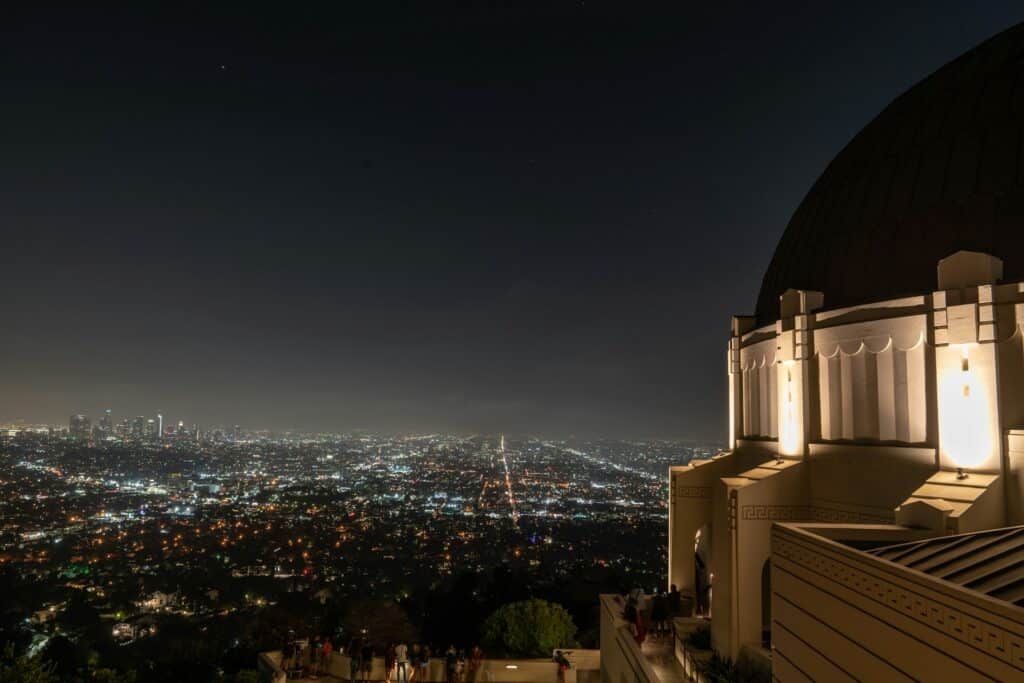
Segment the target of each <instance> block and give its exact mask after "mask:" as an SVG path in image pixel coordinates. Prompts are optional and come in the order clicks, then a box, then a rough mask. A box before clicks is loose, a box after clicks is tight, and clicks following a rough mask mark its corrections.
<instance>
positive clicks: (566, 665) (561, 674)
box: [554, 650, 572, 683]
mask: <svg viewBox="0 0 1024 683" xmlns="http://www.w3.org/2000/svg"><path fill="white" fill-rule="evenodd" d="M554 660H555V664H557V665H558V683H565V672H566V671H568V670H569V669H570V668H572V662H570V661H569V658H568V657H566V656H565V653H564V652H562V651H561V650H555V656H554Z"/></svg>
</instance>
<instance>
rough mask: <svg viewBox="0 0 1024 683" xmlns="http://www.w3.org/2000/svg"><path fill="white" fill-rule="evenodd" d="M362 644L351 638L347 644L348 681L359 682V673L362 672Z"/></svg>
mask: <svg viewBox="0 0 1024 683" xmlns="http://www.w3.org/2000/svg"><path fill="white" fill-rule="evenodd" d="M362 656H363V643H362V641H361V640H360V639H359V638H353V639H352V640H351V641H350V642H349V644H348V674H349V677H348V680H350V681H357V680H359V672H360V671H362V670H363V662H362Z"/></svg>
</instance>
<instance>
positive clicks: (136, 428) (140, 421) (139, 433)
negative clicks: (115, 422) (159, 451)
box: [132, 415, 146, 439]
mask: <svg viewBox="0 0 1024 683" xmlns="http://www.w3.org/2000/svg"><path fill="white" fill-rule="evenodd" d="M132 436H133V437H135V438H136V439H142V438H143V437H145V436H146V418H145V416H143V415H137V416H135V418H134V419H133V420H132Z"/></svg>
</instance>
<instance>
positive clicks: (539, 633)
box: [483, 598, 576, 657]
mask: <svg viewBox="0 0 1024 683" xmlns="http://www.w3.org/2000/svg"><path fill="white" fill-rule="evenodd" d="M575 638H576V625H575V624H574V623H573V621H572V617H571V616H570V615H569V613H568V612H566V611H565V609H564V608H563V607H562V606H561V605H558V604H556V603H553V602H548V601H546V600H538V599H536V598H533V599H531V600H523V601H522V602H513V603H509V604H508V605H505V606H503V607H499V608H498V609H497V610H495V612H494V613H493V614H491V616H489V617H487V620H486V621H484V624H483V640H484V644H485V646H486V647H487V648H488V650H489V651H490V652H493V653H497V654H501V655H504V656H506V657H550V656H551V651H552V650H554V649H555V648H563V647H575Z"/></svg>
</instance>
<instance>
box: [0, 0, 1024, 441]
mask: <svg viewBox="0 0 1024 683" xmlns="http://www.w3.org/2000/svg"><path fill="white" fill-rule="evenodd" d="M139 4H140V5H141V4H147V5H148V4H155V3H139ZM358 4H366V5H372V6H373V7H374V9H373V11H372V12H371V11H368V10H366V9H363V10H357V9H356V6H357V3H354V2H353V3H348V2H346V3H335V5H336V7H335V9H333V10H330V11H323V10H314V9H302V8H301V7H299V5H302V3H279V7H280V13H278V14H275V13H272V12H271V11H263V10H260V11H256V10H254V9H253V8H252V7H251V6H250V5H247V4H244V3H236V4H232V5H226V4H225V5H221V7H220V9H213V10H211V9H209V8H206V9H202V10H199V9H195V8H193V9H185V8H184V6H182V5H179V4H177V3H174V4H170V3H168V9H166V10H162V11H150V10H138V13H136V14H134V15H119V16H105V15H102V14H101V13H98V10H94V9H92V8H90V9H89V10H88V12H87V11H85V10H82V12H81V13H79V14H74V13H67V12H61V13H58V12H54V13H53V14H52V15H51V16H48V17H42V16H26V15H11V14H7V15H6V16H5V17H4V22H3V23H4V28H3V29H0V31H2V35H0V83H2V88H3V93H2V98H0V103H2V104H0V107H2V109H0V111H2V115H0V121H2V123H3V125H2V126H0V150H2V161H0V225H2V226H3V227H4V240H3V245H2V252H0V253H2V256H0V301H2V309H0V310H2V313H3V316H2V323H0V387H2V389H0V419H2V420H14V419H19V418H21V419H25V420H29V421H50V422H54V423H63V424H66V421H67V416H68V415H69V414H71V413H75V412H85V413H89V414H91V415H93V417H94V418H95V416H96V415H97V414H98V413H99V411H100V410H101V409H103V408H106V407H110V408H112V409H113V410H114V413H115V418H118V419H119V418H120V417H124V416H130V415H136V414H147V415H151V414H153V413H155V412H156V411H157V409H162V410H163V412H164V414H165V415H166V416H167V417H168V419H170V420H173V421H177V420H178V419H183V420H185V421H186V422H188V423H192V422H198V423H199V424H201V425H203V426H214V425H216V424H234V423H239V424H241V425H243V427H247V428H272V429H287V428H299V429H327V430H343V429H351V428H367V429H376V430H387V431H414V430H452V431H458V432H475V431H485V432H491V433H493V432H497V431H504V432H506V433H512V434H526V433H529V434H544V435H553V436H568V435H572V434H576V435H585V436H590V435H603V436H616V437H652V436H663V437H693V438H700V439H706V438H713V439H721V438H724V433H725V426H726V421H725V410H726V401H725V391H726V377H725V350H726V342H727V337H728V327H729V317H730V316H731V315H732V314H734V313H751V312H752V311H753V308H754V304H755V301H756V298H757V292H758V289H759V286H760V281H761V277H762V275H763V273H764V269H765V267H766V266H767V264H768V261H769V259H770V257H771V254H772V251H773V249H774V247H775V244H776V242H777V240H778V238H779V237H780V235H781V234H782V231H783V229H784V228H785V225H786V222H787V221H788V219H789V216H790V214H791V212H792V211H793V210H794V208H795V207H796V205H797V204H798V202H799V200H800V199H801V197H802V196H803V194H804V193H805V192H806V191H807V189H808V188H809V187H810V185H811V184H812V182H813V181H814V179H815V178H816V177H817V175H818V174H819V173H820V172H821V171H822V170H823V169H824V167H825V165H826V164H827V163H828V161H829V160H830V159H831V158H832V156H834V155H835V154H836V153H837V152H838V151H839V150H840V148H841V147H842V146H843V145H844V144H845V143H846V142H847V141H848V140H849V139H850V137H851V136H852V135H854V134H855V133H856V132H857V131H858V130H859V129H860V128H861V127H862V126H863V125H865V124H866V123H867V122H868V121H869V120H870V119H871V118H872V117H873V116H874V115H875V114H877V113H878V112H879V111H880V110H881V108H882V107H883V106H884V105H885V104H887V103H888V102H889V101H890V100H891V99H892V98H893V97H895V96H896V95H898V94H899V93H901V92H902V91H903V90H905V89H906V88H907V87H909V86H911V85H912V84H913V83H915V82H916V81H918V80H920V79H921V78H923V77H924V76H926V75H927V74H928V73H930V72H931V71H933V70H935V69H936V68H938V67H939V66H941V65H942V64H943V63H945V62H947V61H949V60H950V59H952V58H954V57H956V56H957V55H958V54H960V53H962V52H963V51H965V50H967V49H969V48H970V47H972V46H974V45H975V44H977V43H978V42H981V41H982V40H984V39H985V38H987V37H989V36H990V35H992V34H994V33H997V32H999V31H1000V30H1002V29H1004V28H1007V27H1009V26H1010V25H1012V24H1014V23H1016V22H1018V21H1021V20H1024V5H1022V4H1021V3H1020V2H1019V1H1016V2H1005V3H998V2H986V3H978V4H974V3H964V2H942V3H940V2H921V3H914V4H912V5H908V6H905V7H903V8H894V7H892V6H891V4H892V3H880V4H878V5H875V6H869V5H868V4H867V3H844V4H843V6H839V3H821V2H808V3H758V4H757V5H756V6H753V7H743V6H740V5H734V4H730V3H717V5H718V7H717V8H716V9H714V10H708V9H698V8H694V7H688V8H683V7H679V8H676V9H674V10H671V11H669V10H666V9H664V8H662V5H661V4H659V5H657V6H654V5H652V6H650V8H647V9H645V8H644V7H645V6H644V5H643V4H642V3H616V4H610V5H600V4H599V3H598V4H594V3H591V2H586V3H581V2H574V3H568V2H564V3H563V2H554V3H550V4H551V5H552V6H551V7H547V8H545V5H547V4H548V3H539V4H537V5H532V4H528V3H508V5H504V4H502V3H495V2H490V3H479V4H477V5H473V4H471V3H460V4H448V3H435V2H422V3H415V4H414V3H401V4H394V5H388V4H387V3H378V2H373V3H358ZM268 5H269V3H268ZM665 5H667V3H665ZM338 6H340V7H341V8H342V9H338ZM656 8H657V9H656Z"/></svg>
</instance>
